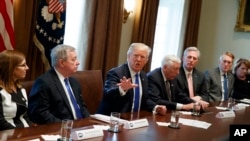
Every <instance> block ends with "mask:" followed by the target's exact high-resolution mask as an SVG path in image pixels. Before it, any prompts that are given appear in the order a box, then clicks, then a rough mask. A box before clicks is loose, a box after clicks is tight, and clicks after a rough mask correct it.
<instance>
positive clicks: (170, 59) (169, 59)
mask: <svg viewBox="0 0 250 141" xmlns="http://www.w3.org/2000/svg"><path fill="white" fill-rule="evenodd" d="M174 63H178V64H180V63H181V59H180V58H179V57H177V56H175V55H166V56H165V57H164V58H163V59H162V62H161V67H162V68H163V67H164V66H165V65H167V66H172V65H173V64H174Z"/></svg>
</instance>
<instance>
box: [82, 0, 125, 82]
mask: <svg viewBox="0 0 250 141" xmlns="http://www.w3.org/2000/svg"><path fill="white" fill-rule="evenodd" d="M84 15H85V17H84V22H83V31H84V34H86V35H84V37H83V38H84V39H83V45H82V46H83V47H82V49H80V51H81V50H82V52H85V53H84V60H85V63H84V68H83V69H84V70H94V69H100V70H102V75H103V77H104V78H105V75H106V72H107V71H108V70H109V69H111V68H112V67H114V66H117V63H118V55H119V50H120V37H121V30H122V19H123V0H86V7H85V14H84Z"/></svg>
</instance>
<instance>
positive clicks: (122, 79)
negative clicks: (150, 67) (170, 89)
mask: <svg viewBox="0 0 250 141" xmlns="http://www.w3.org/2000/svg"><path fill="white" fill-rule="evenodd" d="M150 52H151V49H150V48H149V47H148V46H147V45H145V44H142V43H132V44H131V45H130V47H129V49H128V51H127V63H124V64H122V65H120V66H118V67H115V68H112V69H111V70H109V72H108V73H107V77H106V80H105V85H104V95H103V99H102V102H101V104H100V107H99V110H98V112H97V113H100V114H105V115H110V113H111V112H121V113H123V112H137V111H140V110H148V111H154V112H157V113H159V114H163V115H164V114H165V113H166V107H165V106H162V105H156V103H155V102H153V101H152V100H151V99H149V98H148V94H147V86H148V81H147V76H146V73H145V72H143V71H142V68H143V67H144V65H145V64H146V63H147V61H148V57H149V55H150ZM136 74H138V75H139V83H138V84H136ZM137 88H139V93H136V89H137ZM136 95H138V96H139V106H136V105H137V103H136V101H137V98H138V97H137V96H136Z"/></svg>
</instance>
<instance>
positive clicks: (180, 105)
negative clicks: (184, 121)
mask: <svg viewBox="0 0 250 141" xmlns="http://www.w3.org/2000/svg"><path fill="white" fill-rule="evenodd" d="M180 64H181V60H180V59H179V58H178V57H177V56H174V55H167V56H165V57H164V58H163V60H162V65H161V67H160V68H156V69H155V70H153V71H151V72H149V73H148V74H147V76H148V94H149V97H150V98H151V99H152V100H153V101H155V102H156V103H157V104H161V105H166V107H167V108H168V109H171V110H191V109H193V103H194V102H195V101H194V100H192V99H191V98H189V97H188V96H186V95H185V94H183V93H182V92H181V90H180V88H178V86H177V83H176V79H175V78H176V76H177V75H178V74H179V69H180Z"/></svg>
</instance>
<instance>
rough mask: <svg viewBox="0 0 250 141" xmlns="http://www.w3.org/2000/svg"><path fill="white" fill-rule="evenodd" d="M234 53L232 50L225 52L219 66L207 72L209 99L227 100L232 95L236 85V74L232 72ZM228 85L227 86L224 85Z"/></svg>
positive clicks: (212, 100)
mask: <svg viewBox="0 0 250 141" xmlns="http://www.w3.org/2000/svg"><path fill="white" fill-rule="evenodd" d="M233 60H234V55H233V54H232V53H231V52H224V53H222V54H221V56H220V58H219V66H218V67H217V68H214V69H211V70H207V71H206V72H205V76H206V80H207V86H208V92H209V101H210V102H214V101H225V100H227V99H228V97H230V96H232V93H233V86H234V76H233V74H232V70H231V69H232V64H233ZM225 85H226V87H224V86H225Z"/></svg>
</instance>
